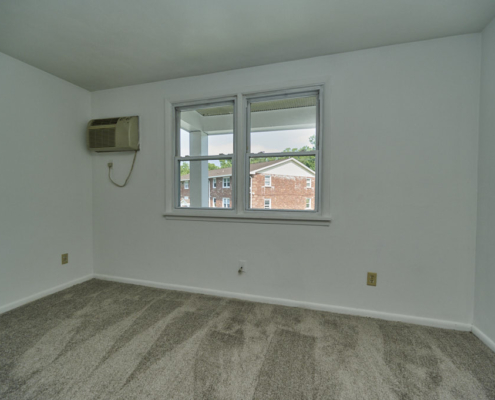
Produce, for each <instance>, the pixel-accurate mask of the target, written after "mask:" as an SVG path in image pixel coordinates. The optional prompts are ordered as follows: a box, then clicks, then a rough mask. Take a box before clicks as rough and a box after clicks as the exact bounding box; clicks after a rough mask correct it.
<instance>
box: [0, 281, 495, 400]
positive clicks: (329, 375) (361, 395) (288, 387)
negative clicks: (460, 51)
mask: <svg viewBox="0 0 495 400" xmlns="http://www.w3.org/2000/svg"><path fill="white" fill-rule="evenodd" d="M0 398H1V399H71V400H72V399H74V400H78V399H85V400H86V399H226V400H234V399H239V400H241V399H242V400H249V399H256V400H265V399H266V400H267V399H280V400H290V399H312V400H320V399H356V400H363V399H377V400H387V399H401V400H405V399H422V400H424V399H477V400H483V399H490V400H493V399H495V354H494V353H493V352H491V350H489V349H488V348H487V347H486V346H485V345H484V344H483V343H481V342H480V341H479V340H478V339H477V338H476V337H475V336H473V335H472V334H471V333H466V332H455V331H448V330H443V329H434V328H426V327H420V326H415V325H408V324H403V323H394V322H386V321H381V320H376V319H371V318H361V317H352V316H345V315H337V314H331V313H326V312H317V311H310V310H303V309H299V308H289V307H281V306H273V305H268V304H258V303H250V302H245V301H238V300H232V299H225V298H219V297H211V296H204V295H197V294H190V293H183V292H175V291H168V290H161V289H153V288H147V287H142V286H134V285H125V284H120V283H113V282H104V281H99V280H91V281H88V282H86V283H83V284H80V285H77V286H74V287H72V288H69V289H67V290H64V291H62V292H59V293H56V294H54V295H51V296H48V297H45V298H43V299H41V300H38V301H35V302H33V303H30V304H27V305H25V306H23V307H21V308H18V309H15V310H13V311H10V312H8V313H6V314H3V315H1V316H0Z"/></svg>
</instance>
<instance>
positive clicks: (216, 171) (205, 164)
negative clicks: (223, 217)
mask: <svg viewBox="0 0 495 400" xmlns="http://www.w3.org/2000/svg"><path fill="white" fill-rule="evenodd" d="M179 165H180V199H179V207H181V208H184V207H192V208H215V207H216V208H220V207H223V208H231V207H232V160H231V159H229V160H209V161H179ZM224 178H225V181H226V182H228V184H229V185H228V186H227V187H224V185H223V184H221V183H222V182H223V181H224ZM215 179H218V181H217V182H220V184H217V185H216V187H215V186H214V184H213V183H214V181H215ZM223 199H227V200H223ZM219 201H222V203H220V204H219ZM224 201H225V204H227V206H225V207H224V205H223V204H224V203H223V202H224Z"/></svg>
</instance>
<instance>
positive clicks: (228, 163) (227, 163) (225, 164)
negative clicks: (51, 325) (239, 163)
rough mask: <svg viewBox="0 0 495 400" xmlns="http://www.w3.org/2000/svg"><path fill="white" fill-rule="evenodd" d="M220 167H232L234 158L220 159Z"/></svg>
mask: <svg viewBox="0 0 495 400" xmlns="http://www.w3.org/2000/svg"><path fill="white" fill-rule="evenodd" d="M220 168H232V160H220Z"/></svg>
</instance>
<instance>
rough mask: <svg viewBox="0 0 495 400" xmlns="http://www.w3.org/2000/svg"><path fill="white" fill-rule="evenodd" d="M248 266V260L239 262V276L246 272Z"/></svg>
mask: <svg viewBox="0 0 495 400" xmlns="http://www.w3.org/2000/svg"><path fill="white" fill-rule="evenodd" d="M246 265H247V261H246V260H239V271H237V272H239V275H240V274H242V273H243V272H246Z"/></svg>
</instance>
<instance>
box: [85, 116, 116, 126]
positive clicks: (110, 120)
mask: <svg viewBox="0 0 495 400" xmlns="http://www.w3.org/2000/svg"><path fill="white" fill-rule="evenodd" d="M118 121H119V119H118V118H106V119H95V120H94V121H93V123H92V124H91V126H99V125H115V124H116V123H117V122H118Z"/></svg>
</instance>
